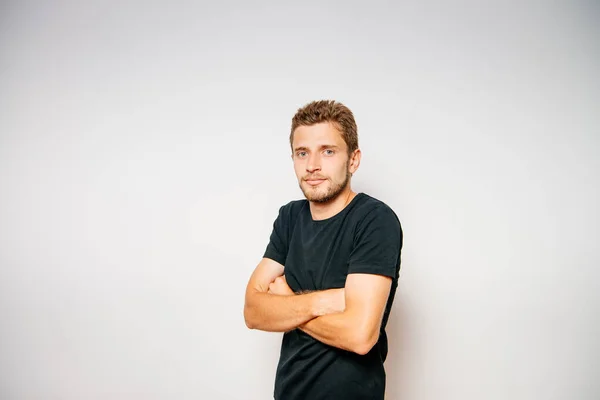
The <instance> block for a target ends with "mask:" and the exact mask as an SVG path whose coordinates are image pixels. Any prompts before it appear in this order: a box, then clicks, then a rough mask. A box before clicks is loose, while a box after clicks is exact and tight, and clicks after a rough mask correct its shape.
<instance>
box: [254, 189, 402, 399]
mask: <svg viewBox="0 0 600 400" xmlns="http://www.w3.org/2000/svg"><path fill="white" fill-rule="evenodd" d="M401 248H402V228H401V226H400V221H399V220H398V217H397V216H396V214H395V213H394V211H393V210H392V209H391V208H390V207H389V206H387V205H386V204H385V203H383V202H381V201H380V200H377V199H375V198H373V197H371V196H369V195H367V194H365V193H358V194H357V195H356V196H355V197H354V198H353V199H352V201H351V202H350V203H349V204H348V205H347V206H346V207H345V208H344V209H343V210H342V211H340V212H339V213H338V214H336V215H334V216H333V217H331V218H328V219H325V220H318V221H315V220H313V219H312V215H311V213H310V207H309V203H308V201H307V200H296V201H292V202H290V203H288V204H286V205H284V206H282V207H281V208H280V209H279V215H278V217H277V219H276V220H275V222H274V224H273V231H272V233H271V237H270V241H269V244H268V245H267V248H266V250H265V254H264V257H266V258H270V259H273V260H275V261H277V262H278V263H280V264H282V265H284V266H285V272H284V273H285V277H286V280H287V283H288V285H289V286H290V288H291V289H292V290H293V291H294V292H300V291H305V290H310V291H313V290H325V289H333V288H343V287H344V285H345V282H346V276H347V275H348V274H351V273H370V274H378V275H385V276H389V277H391V278H392V288H391V292H390V296H389V298H388V302H387V305H386V309H385V313H384V316H383V321H382V325H381V332H380V335H379V341H378V342H377V344H376V345H375V346H374V347H373V349H371V351H370V352H369V353H367V354H366V355H359V354H356V353H353V352H349V351H346V350H342V349H338V348H336V347H332V346H329V345H326V344H324V343H322V342H320V341H318V340H316V339H314V338H312V337H311V336H310V335H308V334H306V333H304V332H303V331H301V330H300V329H294V330H292V331H290V332H286V333H284V335H283V341H282V345H281V354H280V359H279V364H278V366H277V373H276V378H275V393H274V395H275V399H276V400H280V399H281V400H320V399H328V400H335V399H343V400H354V399H356V400H359V399H361V400H362V399H377V400H383V398H384V391H385V380H386V379H385V378H386V376H385V370H384V367H383V362H384V361H385V359H386V357H387V346H388V344H387V336H386V333H385V326H386V324H387V321H388V318H389V313H390V309H391V306H392V302H393V300H394V295H395V292H396V288H397V286H398V274H399V272H400V252H401Z"/></svg>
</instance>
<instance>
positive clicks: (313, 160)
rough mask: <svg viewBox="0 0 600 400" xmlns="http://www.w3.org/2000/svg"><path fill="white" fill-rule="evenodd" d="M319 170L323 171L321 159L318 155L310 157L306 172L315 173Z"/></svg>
mask: <svg viewBox="0 0 600 400" xmlns="http://www.w3.org/2000/svg"><path fill="white" fill-rule="evenodd" d="M319 170H321V158H320V157H319V156H318V155H317V154H312V155H310V156H309V157H308V162H307V163H306V171H307V172H314V171H319Z"/></svg>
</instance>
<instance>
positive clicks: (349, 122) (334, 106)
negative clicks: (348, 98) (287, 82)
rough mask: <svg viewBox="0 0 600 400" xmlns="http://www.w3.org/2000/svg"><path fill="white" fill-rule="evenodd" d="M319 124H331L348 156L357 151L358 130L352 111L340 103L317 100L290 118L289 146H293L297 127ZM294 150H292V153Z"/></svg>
mask: <svg viewBox="0 0 600 400" xmlns="http://www.w3.org/2000/svg"><path fill="white" fill-rule="evenodd" d="M321 122H329V123H332V124H333V125H334V126H335V127H336V128H337V129H338V130H339V131H340V133H341V134H342V138H343V139H344V142H346V146H348V154H352V152H353V151H354V150H356V149H358V129H357V127H356V122H355V121H354V115H353V114H352V111H350V109H349V108H348V107H346V106H345V105H343V104H342V103H339V102H337V101H334V100H318V101H313V102H311V103H308V104H306V105H305V106H304V107H302V108H300V109H298V111H297V112H296V115H294V118H292V130H291V132H290V146H293V144H292V142H293V140H294V131H295V130H296V128H298V127H299V126H311V125H315V124H318V123H321ZM293 150H294V149H293V148H292V151H293Z"/></svg>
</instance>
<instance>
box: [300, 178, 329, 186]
mask: <svg viewBox="0 0 600 400" xmlns="http://www.w3.org/2000/svg"><path fill="white" fill-rule="evenodd" d="M304 181H305V182H306V183H308V184H309V185H311V186H317V185H319V184H321V183H323V182H325V181H326V179H324V178H310V179H305V180H304Z"/></svg>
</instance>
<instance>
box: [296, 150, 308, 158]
mask: <svg viewBox="0 0 600 400" xmlns="http://www.w3.org/2000/svg"><path fill="white" fill-rule="evenodd" d="M296 155H297V156H298V157H304V156H305V155H306V152H305V151H299V152H298V153H296Z"/></svg>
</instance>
